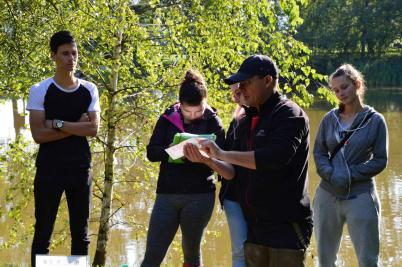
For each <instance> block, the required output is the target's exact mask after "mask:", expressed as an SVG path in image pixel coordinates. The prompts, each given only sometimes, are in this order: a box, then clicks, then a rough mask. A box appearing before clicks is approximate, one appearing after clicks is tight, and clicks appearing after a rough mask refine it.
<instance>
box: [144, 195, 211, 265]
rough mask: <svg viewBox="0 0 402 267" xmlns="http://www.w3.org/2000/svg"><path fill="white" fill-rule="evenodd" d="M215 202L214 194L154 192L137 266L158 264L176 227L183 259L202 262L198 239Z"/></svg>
mask: <svg viewBox="0 0 402 267" xmlns="http://www.w3.org/2000/svg"><path fill="white" fill-rule="evenodd" d="M214 204H215V193H214V192H211V193H204V194H157V196H156V200H155V204H154V207H153V210H152V214H151V219H150V222H149V229H148V236H147V245H146V251H145V256H144V260H143V262H142V264H141V267H154V266H160V264H161V263H162V261H163V258H164V257H165V255H166V252H167V250H168V248H169V245H170V243H171V242H172V241H173V238H174V236H175V234H176V232H177V229H178V227H179V226H180V229H181V232H182V249H183V254H184V262H185V263H186V264H189V265H191V266H200V265H202V259H201V239H202V236H203V233H204V229H205V228H206V226H207V224H208V222H209V219H210V218H211V215H212V211H213V209H214Z"/></svg>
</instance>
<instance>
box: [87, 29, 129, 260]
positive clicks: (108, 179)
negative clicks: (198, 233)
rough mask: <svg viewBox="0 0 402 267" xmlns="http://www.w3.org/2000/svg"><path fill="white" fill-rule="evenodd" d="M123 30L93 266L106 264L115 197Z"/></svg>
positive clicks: (113, 81)
mask: <svg viewBox="0 0 402 267" xmlns="http://www.w3.org/2000/svg"><path fill="white" fill-rule="evenodd" d="M121 44H122V32H120V31H118V32H117V41H116V45H115V48H114V51H113V59H114V60H115V62H116V63H115V64H114V66H113V70H112V73H111V81H110V83H111V84H110V89H109V90H108V91H109V92H108V102H109V109H108V114H107V142H106V144H107V146H106V152H105V153H106V157H105V159H106V162H105V181H104V190H103V197H102V209H101V216H100V219H99V231H98V239H97V244H96V252H95V257H94V260H93V264H92V265H93V266H105V262H106V247H107V242H108V239H109V230H110V218H111V214H112V212H111V210H112V199H113V174H114V166H113V161H114V154H115V151H116V147H115V139H116V124H117V121H116V116H115V113H116V110H115V109H116V102H117V99H116V91H117V84H118V78H119V64H118V62H119V59H120V53H121Z"/></svg>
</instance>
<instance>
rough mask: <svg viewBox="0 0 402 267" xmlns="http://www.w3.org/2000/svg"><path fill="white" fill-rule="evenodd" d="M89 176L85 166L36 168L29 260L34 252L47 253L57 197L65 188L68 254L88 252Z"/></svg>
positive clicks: (33, 264)
mask: <svg viewBox="0 0 402 267" xmlns="http://www.w3.org/2000/svg"><path fill="white" fill-rule="evenodd" d="M91 186H92V177H91V175H90V173H89V170H88V169H64V170H61V169H53V170H43V169H42V170H41V169H38V170H37V172H36V176H35V182H34V195H35V219H36V223H35V234H34V238H33V242H32V250H31V264H32V266H33V267H35V255H36V254H48V253H49V245H50V241H51V236H52V232H53V228H54V222H55V220H56V215H57V210H58V208H59V204H60V199H61V196H62V194H63V192H65V194H66V199H67V204H68V210H69V219H70V232H71V255H88V247H89V238H88V220H89V210H90V206H91V197H92V194H91V191H92V190H91Z"/></svg>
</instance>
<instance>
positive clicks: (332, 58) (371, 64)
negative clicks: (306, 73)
mask: <svg viewBox="0 0 402 267" xmlns="http://www.w3.org/2000/svg"><path fill="white" fill-rule="evenodd" d="M342 63H350V64H353V65H354V66H355V67H357V68H358V69H359V70H360V71H361V72H362V73H363V74H364V77H365V79H366V82H367V84H368V86H392V87H394V86H396V87H399V86H402V55H401V54H399V55H389V56H382V57H366V58H361V57H360V55H359V54H354V55H313V56H312V58H311V64H312V65H313V66H314V68H316V69H317V71H319V72H320V73H323V74H328V75H329V74H331V73H332V72H333V71H334V70H335V69H336V68H337V67H338V66H340V65H341V64H342Z"/></svg>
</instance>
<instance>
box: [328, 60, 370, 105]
mask: <svg viewBox="0 0 402 267" xmlns="http://www.w3.org/2000/svg"><path fill="white" fill-rule="evenodd" d="M340 76H345V77H346V78H347V79H349V80H350V81H352V82H354V83H355V82H356V81H360V84H361V85H360V88H358V89H359V90H358V92H357V94H358V96H359V99H360V101H361V102H362V103H363V100H364V93H365V91H366V81H365V80H364V76H363V74H362V73H361V72H360V71H358V70H357V69H356V68H355V67H354V66H353V65H351V64H347V63H345V64H342V65H341V66H340V67H339V68H337V69H336V70H335V71H334V72H333V73H332V74H331V75H330V76H329V85H331V81H332V79H334V78H337V77H340ZM344 108H345V107H344V105H343V104H342V103H340V104H339V110H340V111H341V112H342V111H343V110H344Z"/></svg>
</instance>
